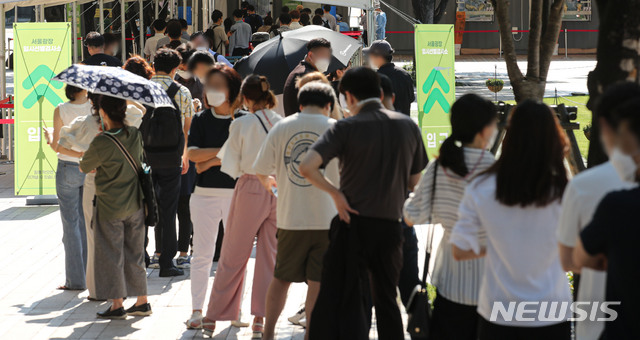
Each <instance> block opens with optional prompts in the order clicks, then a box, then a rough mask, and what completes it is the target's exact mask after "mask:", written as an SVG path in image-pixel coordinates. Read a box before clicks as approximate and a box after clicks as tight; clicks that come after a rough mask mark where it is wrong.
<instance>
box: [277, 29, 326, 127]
mask: <svg viewBox="0 0 640 340" xmlns="http://www.w3.org/2000/svg"><path fill="white" fill-rule="evenodd" d="M331 57H332V51H331V43H330V42H329V41H328V40H327V39H324V38H315V39H311V40H310V41H309V42H308V43H307V55H306V56H305V57H304V59H303V60H302V61H300V63H299V64H298V66H296V67H295V68H294V69H293V70H292V71H291V73H289V76H288V77H287V81H286V82H285V83H284V89H283V93H282V103H283V106H284V115H285V116H287V117H288V116H291V115H292V114H295V113H296V112H298V111H299V110H300V106H299V105H298V88H297V87H296V83H297V81H298V78H300V77H302V76H304V75H305V74H307V73H310V72H314V71H319V72H322V73H326V72H327V69H328V68H329V64H330V63H331Z"/></svg>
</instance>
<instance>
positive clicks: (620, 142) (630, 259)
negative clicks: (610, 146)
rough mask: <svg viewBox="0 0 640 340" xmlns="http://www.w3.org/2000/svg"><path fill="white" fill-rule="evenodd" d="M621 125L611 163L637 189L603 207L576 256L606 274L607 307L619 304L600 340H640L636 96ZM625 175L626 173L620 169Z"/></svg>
mask: <svg viewBox="0 0 640 340" xmlns="http://www.w3.org/2000/svg"><path fill="white" fill-rule="evenodd" d="M614 115H615V116H616V118H617V119H618V129H617V136H616V137H617V138H616V139H617V151H616V152H619V153H620V154H621V155H622V156H618V157H615V158H614V157H612V159H611V162H612V163H613V164H614V166H615V167H616V168H617V167H618V165H616V163H618V161H617V158H620V159H622V158H624V159H625V161H623V162H620V163H621V164H622V163H624V164H627V165H624V171H622V172H621V173H622V174H624V175H625V178H624V180H629V179H631V180H633V181H634V184H635V185H634V186H633V188H630V189H626V190H619V191H614V192H610V193H609V194H607V195H606V196H604V198H603V199H602V201H601V202H600V204H599V205H598V207H597V208H596V211H595V213H594V215H593V219H592V220H591V222H589V224H588V225H587V226H586V227H585V228H584V230H583V231H582V232H581V233H580V237H579V238H578V240H577V241H576V247H575V248H574V251H573V261H574V262H575V265H576V267H577V268H581V267H582V268H583V269H584V268H585V267H586V268H592V269H595V270H605V271H606V273H607V274H606V275H607V278H606V282H605V284H604V287H606V288H605V294H604V301H616V302H619V304H617V305H612V306H611V307H610V308H611V309H613V310H614V311H615V312H617V313H618V314H617V318H615V319H614V320H611V321H608V322H606V323H605V325H604V332H603V333H602V335H601V337H600V339H638V338H640V330H639V329H638V325H637V320H638V319H640V311H639V310H638V308H637V305H638V303H640V294H638V291H637V282H638V281H637V278H638V277H640V261H638V259H639V258H638V250H637V249H638V240H640V229H639V228H638V212H639V211H640V187H639V186H638V185H637V184H638V179H640V171H639V170H638V169H640V167H639V166H638V165H639V164H640V99H639V97H638V95H635V96H634V98H633V99H629V100H628V101H626V102H625V103H623V104H620V105H619V106H618V107H616V108H615V109H614ZM621 170H623V169H621Z"/></svg>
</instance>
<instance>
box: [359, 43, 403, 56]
mask: <svg viewBox="0 0 640 340" xmlns="http://www.w3.org/2000/svg"><path fill="white" fill-rule="evenodd" d="M362 52H364V53H370V54H374V55H379V56H383V57H385V56H390V55H392V54H393V52H395V51H394V50H393V48H392V47H391V44H389V42H388V41H386V40H376V41H374V42H372V43H371V46H369V47H366V48H364V49H362Z"/></svg>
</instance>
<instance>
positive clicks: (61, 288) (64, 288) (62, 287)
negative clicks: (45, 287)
mask: <svg viewBox="0 0 640 340" xmlns="http://www.w3.org/2000/svg"><path fill="white" fill-rule="evenodd" d="M56 289H58V290H85V288H69V287H67V286H64V285H62V286H58V288H56Z"/></svg>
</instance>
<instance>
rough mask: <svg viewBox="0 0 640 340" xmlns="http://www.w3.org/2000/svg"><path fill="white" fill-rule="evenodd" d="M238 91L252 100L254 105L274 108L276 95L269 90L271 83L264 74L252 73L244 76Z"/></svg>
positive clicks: (276, 101)
mask: <svg viewBox="0 0 640 340" xmlns="http://www.w3.org/2000/svg"><path fill="white" fill-rule="evenodd" d="M240 93H241V94H242V96H244V97H245V98H247V99H249V100H251V101H253V102H254V105H255V106H258V107H262V106H263V107H266V108H268V109H272V108H274V107H275V106H276V105H277V103H278V100H277V99H276V95H275V94H274V93H273V91H271V85H270V84H269V81H268V80H267V77H265V76H259V75H255V74H252V75H250V76H248V77H247V78H245V80H244V81H243V82H242V86H241V88H240Z"/></svg>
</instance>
